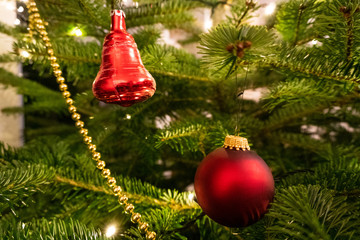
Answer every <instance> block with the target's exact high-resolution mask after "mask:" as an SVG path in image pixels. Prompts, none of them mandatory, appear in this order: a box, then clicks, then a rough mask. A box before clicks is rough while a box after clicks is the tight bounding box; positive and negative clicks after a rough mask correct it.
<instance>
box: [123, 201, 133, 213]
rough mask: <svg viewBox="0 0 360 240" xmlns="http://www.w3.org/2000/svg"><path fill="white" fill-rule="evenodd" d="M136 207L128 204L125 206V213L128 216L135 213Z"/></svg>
mask: <svg viewBox="0 0 360 240" xmlns="http://www.w3.org/2000/svg"><path fill="white" fill-rule="evenodd" d="M134 208H135V207H134V205H132V204H131V203H126V204H125V213H126V214H130V213H132V212H133V211H134Z"/></svg>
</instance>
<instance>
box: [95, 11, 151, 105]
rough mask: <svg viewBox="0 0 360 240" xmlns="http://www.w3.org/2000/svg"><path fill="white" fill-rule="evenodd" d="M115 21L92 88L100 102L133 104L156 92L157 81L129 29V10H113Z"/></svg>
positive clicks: (104, 47) (106, 39)
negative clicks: (127, 19) (126, 16)
mask: <svg viewBox="0 0 360 240" xmlns="http://www.w3.org/2000/svg"><path fill="white" fill-rule="evenodd" d="M111 22H112V25H111V31H110V33H109V34H108V35H106V37H105V40H104V44H103V50H102V62H101V66H100V71H99V73H98V74H97V77H96V79H95V81H94V83H93V88H92V89H93V93H94V96H95V97H96V98H97V99H99V100H100V101H103V102H106V103H115V104H119V105H121V106H124V107H129V106H131V105H133V104H135V103H138V102H143V101H145V100H147V99H148V98H150V97H151V96H152V95H154V93H155V89H156V83H155V80H154V78H153V77H152V76H151V74H150V73H149V72H148V71H147V70H146V69H145V67H144V64H143V63H142V61H141V58H140V53H139V50H138V49H137V46H136V43H135V40H134V38H133V37H132V36H131V35H130V34H129V33H127V32H126V25H125V13H124V12H123V11H121V10H113V11H111Z"/></svg>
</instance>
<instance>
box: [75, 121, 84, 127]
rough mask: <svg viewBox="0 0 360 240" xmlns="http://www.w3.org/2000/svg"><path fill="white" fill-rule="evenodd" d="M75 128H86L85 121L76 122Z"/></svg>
mask: <svg viewBox="0 0 360 240" xmlns="http://www.w3.org/2000/svg"><path fill="white" fill-rule="evenodd" d="M75 126H76V127H77V128H82V127H84V122H83V121H80V120H79V121H76V122H75Z"/></svg>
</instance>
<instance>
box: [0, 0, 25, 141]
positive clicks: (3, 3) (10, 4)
mask: <svg viewBox="0 0 360 240" xmlns="http://www.w3.org/2000/svg"><path fill="white" fill-rule="evenodd" d="M15 20H16V2H15V1H14V0H0V21H1V22H3V23H6V24H8V25H14V22H15ZM12 43H13V40H12V39H11V38H10V37H8V36H6V35H3V34H1V33H0V54H4V53H6V52H9V51H12ZM0 67H2V68H5V69H6V70H8V71H11V72H13V73H14V74H19V73H20V69H21V68H20V64H19V63H2V64H0ZM19 106H22V97H21V96H20V95H18V94H16V92H15V89H13V88H5V87H4V86H2V85H0V110H1V109H3V108H7V107H19ZM23 119H24V118H23V115H22V114H16V115H14V114H11V115H7V114H4V113H2V112H1V111H0V141H3V142H5V143H6V144H8V145H10V146H13V147H19V146H21V145H22V144H23V126H24V120H23Z"/></svg>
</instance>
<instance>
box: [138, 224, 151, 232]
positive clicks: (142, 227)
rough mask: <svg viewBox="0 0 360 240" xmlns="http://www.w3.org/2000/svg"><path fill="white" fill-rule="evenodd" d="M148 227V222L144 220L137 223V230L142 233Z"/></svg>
mask: <svg viewBox="0 0 360 240" xmlns="http://www.w3.org/2000/svg"><path fill="white" fill-rule="evenodd" d="M148 228H149V224H148V223H146V222H143V223H139V230H140V232H142V233H144V232H146V231H147V230H148Z"/></svg>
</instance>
